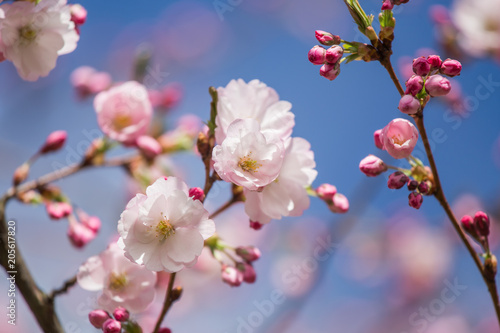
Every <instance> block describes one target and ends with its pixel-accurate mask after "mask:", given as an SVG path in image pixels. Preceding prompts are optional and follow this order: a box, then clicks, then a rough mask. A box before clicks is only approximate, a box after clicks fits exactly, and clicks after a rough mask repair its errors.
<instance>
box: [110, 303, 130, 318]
mask: <svg viewBox="0 0 500 333" xmlns="http://www.w3.org/2000/svg"><path fill="white" fill-rule="evenodd" d="M113 317H115V319H116V320H118V321H121V322H124V321H127V320H128V319H129V317H130V313H129V312H128V310H127V309H125V308H124V307H121V306H119V307H117V308H116V309H115V311H113Z"/></svg>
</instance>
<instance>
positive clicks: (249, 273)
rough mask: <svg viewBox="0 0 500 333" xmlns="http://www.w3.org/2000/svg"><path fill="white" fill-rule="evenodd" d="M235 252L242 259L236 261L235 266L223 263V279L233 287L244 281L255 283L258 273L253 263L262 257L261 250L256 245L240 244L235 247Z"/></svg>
mask: <svg viewBox="0 0 500 333" xmlns="http://www.w3.org/2000/svg"><path fill="white" fill-rule="evenodd" d="M234 252H235V254H236V255H237V256H239V257H240V259H241V260H242V261H235V265H234V266H230V265H226V264H222V266H221V277H222V281H224V282H225V283H227V284H229V285H230V286H232V287H238V286H240V285H241V283H243V282H246V283H254V282H255V280H256V279H257V273H256V272H255V269H254V268H253V266H252V263H253V262H254V261H255V260H257V259H259V258H260V255H261V254H260V250H259V249H258V248H256V247H255V246H240V247H237V248H236V249H234Z"/></svg>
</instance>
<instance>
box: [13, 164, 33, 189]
mask: <svg viewBox="0 0 500 333" xmlns="http://www.w3.org/2000/svg"><path fill="white" fill-rule="evenodd" d="M29 172H30V165H29V163H23V164H21V165H20V166H19V167H18V168H17V169H16V171H14V175H13V176H12V183H13V184H14V186H17V185H19V184H21V183H22V182H24V181H25V180H26V178H28V174H29Z"/></svg>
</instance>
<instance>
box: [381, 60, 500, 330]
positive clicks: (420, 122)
mask: <svg viewBox="0 0 500 333" xmlns="http://www.w3.org/2000/svg"><path fill="white" fill-rule="evenodd" d="M380 63H381V64H382V65H383V66H384V67H385V69H386V70H387V72H388V73H389V76H390V77H391V79H392V81H393V82H394V85H395V86H396V88H397V89H398V92H399V94H400V95H401V96H403V95H404V90H403V87H402V86H401V83H400V82H399V80H398V78H397V76H396V74H395V73H394V68H393V67H392V64H391V62H390V59H389V58H388V57H387V58H386V59H383V60H381V61H380ZM413 119H414V120H415V123H416V125H417V128H418V131H419V133H420V136H421V138H422V142H423V144H424V147H425V152H426V154H427V159H428V160H429V165H430V167H431V170H432V175H433V177H434V182H435V186H436V187H435V192H434V197H435V198H436V199H437V200H438V202H439V203H440V204H441V206H442V207H443V209H444V211H445V212H446V215H447V216H448V218H449V219H450V221H451V223H452V224H453V227H454V228H455V231H456V232H457V233H458V236H459V237H460V239H461V240H462V242H463V243H464V244H465V247H466V248H467V250H468V251H469V254H470V255H471V257H472V259H473V260H474V263H475V264H476V266H477V269H478V270H479V272H480V273H481V276H482V277H483V280H484V282H485V283H486V286H487V287H488V291H489V293H490V296H491V299H492V301H493V306H494V308H495V312H496V316H497V320H498V322H499V324H500V301H499V296H498V290H497V286H496V281H495V278H494V276H493V277H491V276H489V274H486V271H485V269H484V267H483V264H482V263H481V259H480V258H479V256H478V254H477V253H476V251H475V250H474V248H473V247H472V245H471V244H470V242H469V240H468V239H467V236H466V235H465V233H464V231H463V230H462V228H461V227H460V225H459V223H458V220H457V218H456V217H455V215H454V214H453V211H452V210H451V207H450V205H449V203H448V201H447V199H446V196H445V195H444V191H443V188H442V186H441V180H440V178H439V173H438V170H437V166H436V162H435V160H434V155H433V153H432V149H431V146H430V144H429V139H428V137H427V132H426V130H425V126H424V116H423V112H418V113H417V114H416V115H415V116H413Z"/></svg>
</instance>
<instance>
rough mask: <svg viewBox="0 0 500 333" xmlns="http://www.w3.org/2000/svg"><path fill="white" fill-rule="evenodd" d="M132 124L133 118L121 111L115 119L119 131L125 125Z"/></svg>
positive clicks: (116, 128) (115, 126)
mask: <svg viewBox="0 0 500 333" xmlns="http://www.w3.org/2000/svg"><path fill="white" fill-rule="evenodd" d="M131 124H132V118H131V117H130V116H129V115H128V114H125V113H120V114H118V115H117V116H115V118H114V119H113V127H114V128H115V130H117V131H121V130H122V129H124V128H125V127H128V126H130V125H131Z"/></svg>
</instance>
